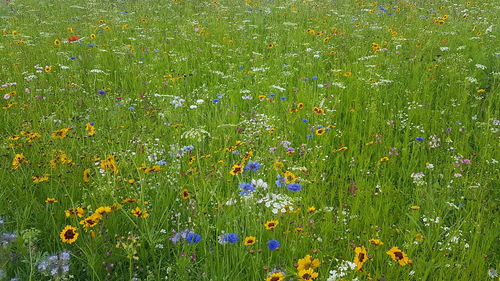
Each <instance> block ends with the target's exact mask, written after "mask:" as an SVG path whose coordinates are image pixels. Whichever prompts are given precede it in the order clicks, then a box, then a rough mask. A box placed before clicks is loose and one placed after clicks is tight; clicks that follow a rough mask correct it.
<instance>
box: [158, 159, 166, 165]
mask: <svg viewBox="0 0 500 281" xmlns="http://www.w3.org/2000/svg"><path fill="white" fill-rule="evenodd" d="M156 164H158V165H165V164H167V161H165V160H160V161H157V162H156Z"/></svg>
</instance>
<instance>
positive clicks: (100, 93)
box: [97, 90, 106, 96]
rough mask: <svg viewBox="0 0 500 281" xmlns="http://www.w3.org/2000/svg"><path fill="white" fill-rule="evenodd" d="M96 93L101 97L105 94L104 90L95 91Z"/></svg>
mask: <svg viewBox="0 0 500 281" xmlns="http://www.w3.org/2000/svg"><path fill="white" fill-rule="evenodd" d="M97 93H98V94H99V95H102V96H104V95H105V94H106V92H105V91H104V90H99V91H97Z"/></svg>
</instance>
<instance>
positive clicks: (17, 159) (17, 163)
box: [12, 154, 28, 170]
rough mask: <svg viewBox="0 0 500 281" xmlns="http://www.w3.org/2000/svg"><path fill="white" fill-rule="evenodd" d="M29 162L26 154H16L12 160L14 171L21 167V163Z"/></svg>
mask: <svg viewBox="0 0 500 281" xmlns="http://www.w3.org/2000/svg"><path fill="white" fill-rule="evenodd" d="M27 162H28V161H27V160H26V157H25V156H24V154H16V156H14V159H12V169H14V170H15V169H17V168H19V167H21V163H27Z"/></svg>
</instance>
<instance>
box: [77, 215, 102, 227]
mask: <svg viewBox="0 0 500 281" xmlns="http://www.w3.org/2000/svg"><path fill="white" fill-rule="evenodd" d="M101 218H102V217H101V216H100V215H99V214H97V213H94V214H92V215H91V216H89V217H87V218H85V219H83V220H81V221H80V224H81V225H83V226H84V227H85V229H87V228H89V227H94V226H96V225H97V224H98V223H99V221H101Z"/></svg>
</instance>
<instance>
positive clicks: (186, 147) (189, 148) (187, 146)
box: [182, 145, 194, 151]
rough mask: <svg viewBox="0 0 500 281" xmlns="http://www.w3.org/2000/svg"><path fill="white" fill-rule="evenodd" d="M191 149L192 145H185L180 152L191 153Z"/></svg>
mask: <svg viewBox="0 0 500 281" xmlns="http://www.w3.org/2000/svg"><path fill="white" fill-rule="evenodd" d="M193 149H194V146H192V145H186V146H183V147H182V150H184V151H191V150H193Z"/></svg>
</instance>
